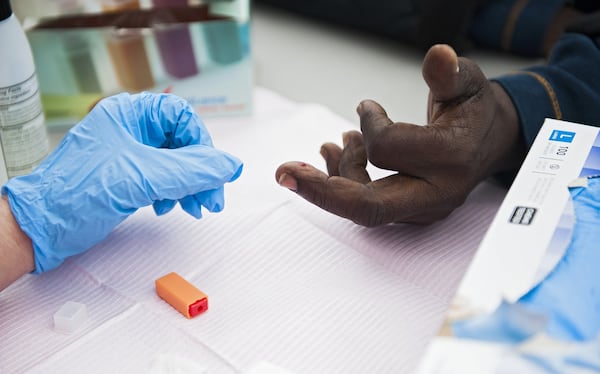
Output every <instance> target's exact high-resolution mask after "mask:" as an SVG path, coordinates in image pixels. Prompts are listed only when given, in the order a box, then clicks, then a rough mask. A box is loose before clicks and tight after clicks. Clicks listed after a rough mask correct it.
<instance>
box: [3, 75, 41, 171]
mask: <svg viewBox="0 0 600 374" xmlns="http://www.w3.org/2000/svg"><path fill="white" fill-rule="evenodd" d="M0 147H1V150H2V156H0V159H1V158H3V159H4V165H0V167H2V166H5V167H6V171H7V174H8V178H11V177H14V176H17V175H23V174H28V173H30V172H31V171H32V170H33V169H34V168H35V167H36V166H37V165H38V164H39V163H40V162H42V160H43V159H44V157H46V155H47V154H48V149H49V142H48V136H47V133H46V126H45V122H44V112H43V111H42V102H41V99H40V92H39V87H38V82H37V78H36V76H35V73H34V74H33V75H32V76H31V77H29V78H28V79H26V80H25V81H23V82H21V83H19V84H15V85H12V86H8V87H0ZM0 174H1V173H0Z"/></svg>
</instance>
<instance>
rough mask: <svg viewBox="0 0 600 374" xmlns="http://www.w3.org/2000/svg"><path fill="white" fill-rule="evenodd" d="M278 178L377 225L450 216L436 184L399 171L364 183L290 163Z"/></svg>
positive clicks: (349, 216) (318, 200)
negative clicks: (435, 189) (440, 198)
mask: <svg viewBox="0 0 600 374" xmlns="http://www.w3.org/2000/svg"><path fill="white" fill-rule="evenodd" d="M275 177H276V179H277V181H278V183H279V184H280V185H282V186H283V187H287V188H289V189H291V190H293V191H295V192H296V193H297V194H298V195H300V196H302V197H303V198H304V199H306V200H307V201H309V202H311V203H313V204H315V205H317V206H319V207H320V208H322V209H324V210H326V211H328V212H330V213H333V214H335V215H338V216H340V217H344V218H347V219H350V220H352V221H353V222H355V223H357V224H359V225H363V226H367V227H375V226H380V225H384V224H388V223H395V222H406V223H430V222H433V221H436V220H438V219H441V218H443V217H445V216H446V215H447V213H446V212H445V209H442V211H438V210H437V207H438V206H439V205H438V204H436V203H435V202H433V201H432V200H435V199H436V196H439V195H436V194H435V191H433V189H434V187H433V186H431V185H429V184H428V183H426V182H424V181H422V180H419V179H415V178H412V177H408V176H404V175H401V174H395V175H393V176H389V177H387V178H384V179H381V180H378V181H374V182H371V183H367V184H362V183H359V182H356V181H353V180H350V179H347V178H343V177H339V176H331V177H330V176H328V175H327V174H325V173H323V172H322V171H320V170H318V169H316V168H314V167H313V166H311V165H308V164H305V163H302V162H287V163H285V164H283V165H281V166H280V167H279V168H278V169H277V171H276V173H275Z"/></svg>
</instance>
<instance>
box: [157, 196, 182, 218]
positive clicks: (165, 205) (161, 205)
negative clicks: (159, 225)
mask: <svg viewBox="0 0 600 374" xmlns="http://www.w3.org/2000/svg"><path fill="white" fill-rule="evenodd" d="M175 204H177V202H175V201H174V200H158V201H155V202H154V203H153V204H152V208H154V213H156V215H157V216H162V215H164V214H167V213H169V212H170V211H171V210H172V209H173V207H175Z"/></svg>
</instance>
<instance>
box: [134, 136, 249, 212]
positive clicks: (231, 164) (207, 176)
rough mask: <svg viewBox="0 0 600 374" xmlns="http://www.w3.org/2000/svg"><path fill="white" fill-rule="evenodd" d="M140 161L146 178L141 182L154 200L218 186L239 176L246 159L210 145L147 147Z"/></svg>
mask: <svg viewBox="0 0 600 374" xmlns="http://www.w3.org/2000/svg"><path fill="white" fill-rule="evenodd" d="M145 150H146V152H140V153H138V154H139V155H140V157H143V158H144V159H143V162H137V164H138V167H139V168H140V169H142V170H140V173H141V175H142V178H143V184H142V185H141V186H140V187H141V188H142V189H144V190H145V191H146V194H147V196H148V197H149V198H150V199H151V200H152V201H156V200H164V199H169V200H179V199H182V198H183V197H185V196H188V195H195V194H197V193H199V192H202V191H207V190H215V189H218V188H220V187H222V186H223V184H225V183H227V182H233V181H234V180H236V179H237V178H238V177H239V176H240V174H241V172H242V168H243V164H242V161H241V160H240V159H238V158H237V157H235V156H233V155H230V154H229V153H227V152H224V151H221V150H219V149H216V148H213V147H211V146H206V145H199V144H198V145H189V146H185V147H182V148H176V149H165V148H152V147H145Z"/></svg>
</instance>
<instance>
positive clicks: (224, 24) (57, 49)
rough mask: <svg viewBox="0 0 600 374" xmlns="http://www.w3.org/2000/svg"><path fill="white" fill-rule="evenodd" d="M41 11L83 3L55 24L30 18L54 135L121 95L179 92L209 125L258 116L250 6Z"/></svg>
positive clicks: (111, 3)
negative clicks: (255, 111) (219, 118)
mask: <svg viewBox="0 0 600 374" xmlns="http://www.w3.org/2000/svg"><path fill="white" fill-rule="evenodd" d="M29 3H35V0H29ZM38 3H40V4H45V5H44V6H47V7H49V6H50V5H51V4H54V3H61V4H63V3H66V4H70V5H71V6H72V4H71V3H78V4H79V3H81V4H80V6H79V7H75V8H74V9H75V10H73V9H72V7H71V8H68V11H67V10H65V11H64V12H63V13H60V12H58V11H56V9H54V8H52V9H50V10H48V14H49V15H50V16H48V17H41V16H40V11H39V10H38V11H37V13H32V14H27V10H33V9H38V8H37V7H33V6H32V7H31V8H28V9H25V10H21V15H22V16H23V17H24V18H26V19H27V22H26V23H25V25H26V28H27V36H28V39H29V42H30V44H31V48H32V52H33V55H34V59H35V64H36V69H37V75H38V81H39V85H40V91H41V95H42V103H43V107H44V112H45V115H46V119H47V123H48V126H49V128H52V127H65V126H67V127H68V126H71V125H73V124H75V123H77V122H78V121H79V120H80V119H81V118H82V117H83V116H85V115H86V114H87V112H88V111H89V109H90V108H91V107H92V106H93V105H94V104H95V103H96V102H97V101H98V100H99V99H101V98H102V97H106V96H110V95H113V94H115V93H119V92H130V93H135V92H140V91H152V92H165V93H173V94H176V95H178V96H181V97H183V98H184V99H186V100H188V101H189V102H190V104H191V105H192V106H193V107H194V109H195V110H196V112H197V113H198V114H200V115H201V116H203V117H209V116H229V115H242V114H247V113H249V112H250V111H251V106H252V105H251V104H252V85H253V83H252V62H251V53H250V41H249V40H250V38H249V32H250V30H249V6H250V4H249V0H212V1H206V2H198V3H197V4H195V5H194V2H188V1H187V0H152V1H151V2H148V1H146V2H140V1H136V0H127V1H126V0H118V1H117V0H102V1H101V0H97V1H86V2H82V1H81V2H77V1H74V0H70V1H62V2H57V1H46V0H43V1H41V0H40V1H38ZM90 4H91V5H90ZM190 4H191V5H190ZM40 6H41V5H40ZM32 15H35V16H38V17H39V18H35V19H32Z"/></svg>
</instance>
